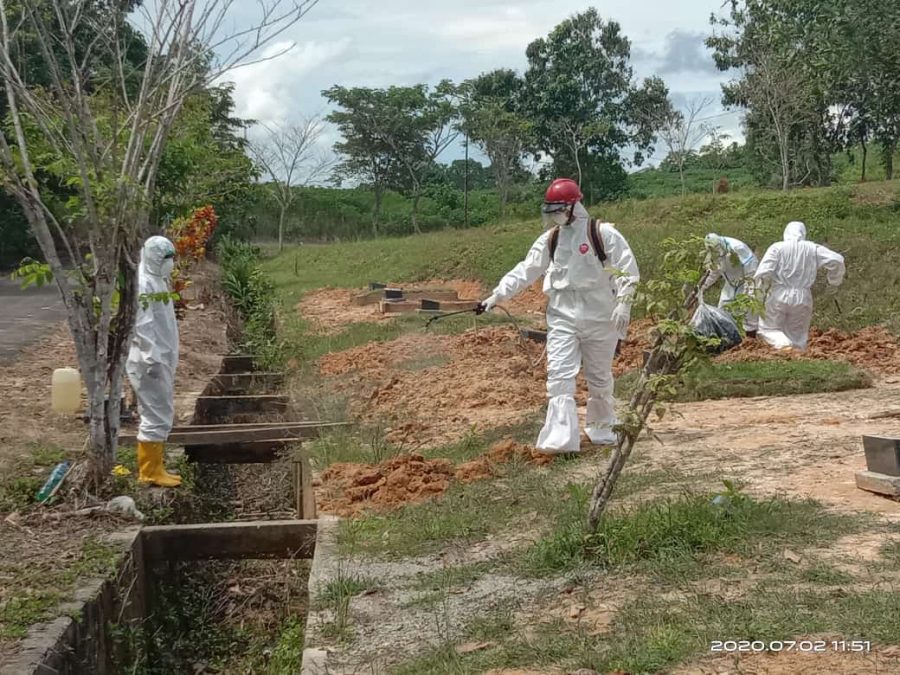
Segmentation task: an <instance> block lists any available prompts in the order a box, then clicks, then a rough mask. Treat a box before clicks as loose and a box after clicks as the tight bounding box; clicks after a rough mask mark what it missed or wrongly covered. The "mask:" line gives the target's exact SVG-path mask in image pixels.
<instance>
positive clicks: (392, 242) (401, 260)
mask: <svg viewBox="0 0 900 675" xmlns="http://www.w3.org/2000/svg"><path fill="white" fill-rule="evenodd" d="M593 212H594V214H595V215H597V216H602V217H603V218H604V219H607V220H610V221H612V222H615V223H616V224H617V226H618V227H619V229H620V230H621V231H622V232H623V234H624V235H625V236H626V237H627V238H628V240H629V242H630V243H631V245H632V247H633V248H634V250H635V253H636V255H637V259H638V262H639V264H640V266H641V269H642V271H643V275H644V277H645V278H652V276H653V270H654V269H656V268H658V266H659V263H660V260H661V255H662V251H661V250H660V247H659V242H660V241H662V240H663V239H664V238H666V237H684V236H687V235H691V234H699V235H703V234H706V233H707V232H710V231H714V232H719V233H721V234H726V235H731V236H736V237H738V238H740V239H742V240H744V241H746V242H747V243H748V244H750V245H751V246H752V247H753V248H754V250H755V251H756V252H757V254H759V255H762V254H763V253H764V252H765V250H766V248H767V247H768V246H769V244H771V243H772V242H774V241H777V240H780V238H781V235H782V231H783V230H784V226H785V224H786V223H787V222H788V221H790V220H795V219H798V218H799V219H802V220H804V221H805V222H806V224H807V226H808V229H809V234H810V238H812V239H814V240H816V241H818V242H820V243H822V244H826V245H828V246H830V247H831V248H833V249H835V250H837V251H839V252H841V253H843V254H844V255H845V256H846V258H847V263H848V275H847V280H846V282H845V283H844V286H843V287H842V288H841V290H840V292H839V294H838V296H837V297H838V300H839V305H840V309H839V308H838V306H837V305H835V303H833V302H819V303H818V305H817V311H816V314H815V318H814V323H815V324H816V325H818V326H820V327H823V328H828V327H837V328H841V329H858V328H860V327H862V326H866V325H871V324H876V323H884V324H886V325H887V326H888V327H889V328H890V329H891V330H892V331H894V332H895V333H900V293H893V292H885V290H886V289H896V288H898V287H900V181H894V182H889V183H867V184H864V185H858V186H838V187H833V188H822V189H809V190H795V191H791V192H788V193H781V192H777V191H753V192H746V193H744V192H738V193H735V194H728V195H711V194H694V195H688V196H686V197H683V198H682V197H668V198H659V199H649V200H626V201H623V202H618V203H614V204H606V205H602V206H600V207H597V208H595V209H593ZM540 232H541V225H540V219H539V217H538V215H537V208H536V207H535V217H534V218H533V219H532V220H530V221H528V222H524V223H513V224H503V225H497V226H491V227H484V228H475V229H470V230H448V231H441V232H434V233H429V234H426V235H421V236H414V237H406V238H393V239H378V240H372V241H364V242H352V243H341V244H338V245H326V246H303V247H298V248H294V249H289V250H287V251H286V252H285V253H284V254H282V255H281V256H278V257H275V258H273V259H271V260H268V261H267V262H266V265H265V267H266V270H267V271H268V272H269V273H270V274H271V275H272V278H273V279H274V281H275V283H276V286H277V288H278V290H279V292H280V294H281V296H282V298H283V299H284V301H285V303H286V304H287V305H288V306H289V307H291V308H293V306H294V305H295V304H296V301H297V300H299V299H300V297H302V295H303V294H304V293H306V292H308V291H310V290H312V289H315V288H320V287H323V286H336V287H362V286H365V285H366V284H367V283H368V282H370V281H375V280H381V281H385V280H389V281H393V282H400V283H404V282H414V281H422V280H426V279H434V278H441V277H443V278H474V279H477V280H480V281H482V282H484V283H485V284H486V285H487V286H488V287H492V286H493V285H494V284H496V282H497V280H498V279H499V278H500V277H501V276H502V275H503V274H504V273H505V272H507V271H508V270H509V269H510V268H512V266H513V265H515V264H516V263H517V262H518V261H519V260H521V259H522V257H523V256H524V255H525V253H526V252H527V250H528V248H529V246H530V245H531V243H532V242H533V241H534V239H535V238H536V237H537V236H538V235H539V234H540ZM295 259H296V261H297V264H296V269H297V273H296V274H295V271H294V270H295Z"/></svg>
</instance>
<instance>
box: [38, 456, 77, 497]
mask: <svg viewBox="0 0 900 675" xmlns="http://www.w3.org/2000/svg"><path fill="white" fill-rule="evenodd" d="M70 464H71V462H68V461H66V462H60V463H59V464H57V465H56V466H55V467H54V468H53V471H51V472H50V478H48V479H47V482H46V483H44V485H43V487H42V488H41V489H40V490H38V493H37V500H38V502H40V503H44V502H45V501H47V499H48V498H49V497H50V493H51V492H53V488H55V487H56V486H57V485H59V483H60V481H61V480H62V479H63V476H65V475H66V472H67V471H68V470H69V466H70Z"/></svg>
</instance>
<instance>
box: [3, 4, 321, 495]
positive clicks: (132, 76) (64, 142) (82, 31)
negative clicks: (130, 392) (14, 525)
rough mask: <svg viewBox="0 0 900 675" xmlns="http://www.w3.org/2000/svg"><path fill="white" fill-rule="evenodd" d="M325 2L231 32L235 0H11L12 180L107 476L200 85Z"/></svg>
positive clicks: (7, 53) (7, 63) (95, 454)
mask: <svg viewBox="0 0 900 675" xmlns="http://www.w3.org/2000/svg"><path fill="white" fill-rule="evenodd" d="M317 1H318V0H260V1H259V3H258V4H257V6H256V7H257V15H256V16H255V17H254V18H252V19H251V20H249V21H248V20H247V19H246V16H245V17H242V21H241V23H240V24H235V26H238V27H234V28H229V27H228V25H227V24H229V23H230V21H229V18H230V12H231V10H232V8H233V0H153V2H145V3H142V4H141V5H139V6H137V7H136V8H135V6H134V5H132V4H130V3H128V2H123V3H99V4H89V3H85V2H69V1H68V0H19V1H18V2H15V3H13V2H10V1H9V0H0V84H2V85H3V95H4V96H5V98H6V104H7V107H8V120H9V124H8V131H7V132H6V134H0V167H2V170H3V172H2V181H3V185H4V187H5V189H6V190H7V191H8V192H9V193H10V194H12V196H13V197H14V198H15V199H16V200H17V201H18V203H19V205H20V206H21V207H22V209H23V211H24V212H25V215H26V217H27V219H28V222H29V224H30V226H31V229H32V231H33V232H34V234H35V237H36V239H37V241H38V244H39V246H40V248H41V251H42V253H43V256H44V258H45V260H46V264H47V265H48V267H49V270H50V272H52V275H53V278H54V280H55V282H56V284H57V286H58V287H59V290H60V292H61V293H62V297H63V300H64V302H65V305H66V310H67V317H68V323H69V327H70V329H71V332H72V336H73V339H74V343H75V349H76V352H77V355H78V362H79V365H80V369H81V373H82V377H83V379H84V382H85V385H86V388H87V394H88V406H87V407H88V411H89V414H90V440H91V442H90V449H91V451H90V457H91V459H92V460H93V461H92V469H93V472H92V473H93V476H94V479H95V480H96V481H99V480H101V479H102V478H103V477H104V476H108V475H109V470H110V469H111V467H112V466H113V464H114V461H115V456H116V439H117V435H118V425H119V412H120V410H119V408H120V396H121V386H122V376H123V371H124V366H125V360H126V357H127V352H128V346H129V342H130V340H131V335H132V329H133V324H134V316H135V313H136V309H137V305H138V301H139V298H138V297H137V264H136V263H137V260H136V259H137V256H138V251H139V249H140V246H141V243H142V241H143V240H144V238H145V237H146V236H147V235H149V234H152V231H151V227H150V218H149V210H150V205H151V204H152V198H153V195H154V191H155V187H156V176H157V170H158V168H159V164H160V159H161V156H162V153H163V149H164V147H165V145H166V141H167V139H168V136H169V133H170V131H171V129H172V127H173V124H174V123H175V121H176V119H177V117H178V115H179V112H180V110H181V108H182V105H183V104H184V102H185V100H186V99H187V98H188V97H189V96H190V95H191V94H192V93H194V92H196V91H197V90H198V89H200V88H203V87H206V86H208V85H209V84H210V83H211V82H213V81H215V80H216V79H217V78H219V77H221V76H222V75H223V74H224V73H225V72H227V71H228V70H230V69H231V68H234V67H236V66H238V65H242V64H247V63H249V62H252V61H253V59H254V54H256V53H257V51H258V50H259V48H260V47H262V46H263V45H265V44H267V43H269V42H270V41H271V40H272V39H274V38H276V37H278V36H279V35H281V34H282V33H283V32H284V31H285V30H286V29H287V28H288V27H289V26H291V25H293V24H294V23H295V22H297V21H298V20H300V19H301V18H302V17H303V16H304V15H305V14H306V12H307V11H309V10H310V9H311V8H312V7H313V6H315V5H316V3H317ZM132 10H133V11H132ZM23 54H29V56H30V57H31V59H32V60H31V61H25V60H24V58H23ZM36 54H37V55H39V56H36ZM135 54H138V59H137V61H138V65H137V66H135V59H134V55H135ZM35 58H40V60H41V66H42V67H43V68H44V70H45V71H46V72H47V73H48V74H49V75H48V77H49V83H48V84H45V85H44V86H35V85H33V84H32V83H31V81H30V77H31V75H32V71H31V68H32V67H33V66H34V59H35ZM60 185H65V186H66V187H67V189H68V190H69V194H70V197H69V199H68V200H67V201H65V202H63V203H62V204H60V200H59V199H58V192H56V193H54V192H53V190H54V189H55V190H57V191H58V190H59V186H60ZM164 300H165V301H168V298H166V299H159V298H144V299H143V301H145V302H153V301H164Z"/></svg>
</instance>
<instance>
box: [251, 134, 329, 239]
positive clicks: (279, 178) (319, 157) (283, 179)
mask: <svg viewBox="0 0 900 675" xmlns="http://www.w3.org/2000/svg"><path fill="white" fill-rule="evenodd" d="M262 126H263V129H264V130H265V137H264V138H263V139H262V140H259V141H256V142H251V143H250V152H251V154H252V155H253V158H254V160H256V163H257V164H259V166H260V167H261V168H262V170H263V171H264V172H265V173H266V175H267V176H268V177H269V187H270V188H271V191H272V196H273V197H274V199H275V202H276V203H277V204H278V250H279V251H281V250H283V249H284V219H285V216H286V215H287V212H288V210H289V209H290V207H291V204H292V203H293V202H294V188H295V187H299V186H304V185H309V184H311V183H314V182H315V181H317V180H319V179H320V178H322V177H323V176H324V175H325V174H326V173H328V172H329V171H330V170H331V169H332V167H333V166H334V159H333V158H332V157H331V156H330V155H329V154H327V153H323V152H320V151H319V150H318V143H319V139H320V138H321V137H322V132H323V131H324V126H323V123H322V120H321V119H320V118H318V117H310V118H309V119H305V120H301V121H300V122H296V123H293V124H287V125H283V126H281V125H277V126H271V127H270V126H266V125H262Z"/></svg>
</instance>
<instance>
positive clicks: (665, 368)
mask: <svg viewBox="0 0 900 675" xmlns="http://www.w3.org/2000/svg"><path fill="white" fill-rule="evenodd" d="M708 274H709V273H708V272H707V273H706V274H704V275H703V277H702V278H701V279H700V282H699V283H698V284H697V286H695V287H694V288H693V289H692V290H691V292H690V294H689V295H688V296H687V298H686V299H685V301H684V304H683V307H684V309H685V310H687V314H688V316H690V314H691V313H692V312H693V310H694V308H695V307H696V305H697V301H698V299H699V296H700V287H701V286H702V285H703V283H704V282H705V281H706V278H707V276H708ZM677 316H678V314H677V310H676V311H673V312H672V313H671V315H670V316H669V319H672V320H675V319H676V318H677ZM665 339H666V338H665V336H663V335H660V336H658V337H657V338H656V340H655V341H654V342H653V346H652V347H651V349H650V356H649V358H648V359H647V363H645V364H644V367H643V369H642V370H641V375H640V379H639V380H638V384H637V387H636V389H635V391H634V394H632V396H631V400H630V401H629V403H628V411H629V413H633V415H634V417H632V418H631V419H632V420H633V421H634V422H633V426H632V427H631V428H629V429H627V430H625V431H622V432H620V433H619V442H618V443H617V444H616V447H615V449H614V450H613V453H612V455H611V456H610V458H609V464H607V467H606V471H605V473H604V474H603V475H602V476H601V477H600V479H599V480H598V481H597V483H596V484H595V485H594V489H593V490H592V491H591V500H590V506H589V508H588V515H587V523H586V524H587V529H588V532H596V531H597V528H599V527H600V521H601V519H602V518H603V513H604V511H605V510H606V506H607V504H609V500H610V498H611V497H612V493H613V490H614V489H615V487H616V482H617V481H618V480H619V476H620V474H621V473H622V469H623V468H625V463H626V462H627V461H628V458H629V457H630V456H631V451H632V449H633V448H634V443H635V441H636V440H637V438H638V436H640V434H641V431H643V429H644V426H645V425H646V422H647V417H649V415H650V413H651V412H652V411H653V406H654V404H655V403H656V398H657V392H656V389H655V388H654V387H653V386H651V385H650V380H651V378H653V377H655V376H657V375H671V374H673V373H676V372H678V370H679V368H680V367H681V361H682V358H683V357H684V352H682V353H680V354H678V355H672V354H670V353H669V352H668V351H666V350H665V349H664V347H665V346H666V345H665Z"/></svg>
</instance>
